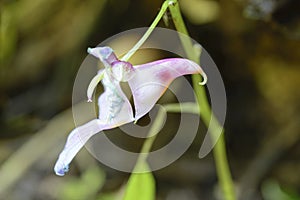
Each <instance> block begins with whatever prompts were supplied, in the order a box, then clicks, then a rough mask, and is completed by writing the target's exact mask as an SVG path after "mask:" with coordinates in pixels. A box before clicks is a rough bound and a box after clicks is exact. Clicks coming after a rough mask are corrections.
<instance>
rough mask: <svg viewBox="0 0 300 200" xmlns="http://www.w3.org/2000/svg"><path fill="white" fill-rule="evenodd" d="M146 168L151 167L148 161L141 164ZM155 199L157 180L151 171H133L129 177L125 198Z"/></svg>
mask: <svg viewBox="0 0 300 200" xmlns="http://www.w3.org/2000/svg"><path fill="white" fill-rule="evenodd" d="M140 167H143V169H144V170H147V169H149V167H148V165H147V164H146V163H143V164H141V165H140ZM133 199H139V200H154V199H155V180H154V177H153V174H152V173H151V172H146V173H132V174H131V176H130V177H129V180H128V183H127V188H126V191H125V196H124V199H123V200H133Z"/></svg>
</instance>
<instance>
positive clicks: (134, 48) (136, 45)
mask: <svg viewBox="0 0 300 200" xmlns="http://www.w3.org/2000/svg"><path fill="white" fill-rule="evenodd" d="M168 6H169V4H168V2H167V1H165V2H164V3H163V5H162V6H161V9H160V11H159V13H158V14H157V16H156V17H155V19H154V21H153V22H152V24H151V25H150V27H149V28H148V30H147V31H146V33H145V34H144V35H143V37H142V38H141V39H140V40H139V41H138V42H137V43H136V44H135V45H134V47H132V49H131V50H129V51H128V53H127V54H125V56H124V57H123V58H121V60H123V61H128V60H129V59H130V58H131V56H132V55H133V54H134V53H135V52H136V51H137V50H138V49H139V48H140V47H141V46H142V45H143V44H144V42H145V41H146V40H147V38H148V37H149V36H150V34H151V33H152V31H153V30H154V28H155V27H156V26H157V24H158V22H159V21H160V20H161V18H162V17H163V15H164V13H165V12H166V10H167V8H168Z"/></svg>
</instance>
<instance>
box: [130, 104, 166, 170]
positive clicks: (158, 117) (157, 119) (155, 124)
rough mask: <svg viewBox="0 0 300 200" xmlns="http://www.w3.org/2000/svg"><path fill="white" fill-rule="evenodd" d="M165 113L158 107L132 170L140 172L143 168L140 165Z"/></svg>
mask: <svg viewBox="0 0 300 200" xmlns="http://www.w3.org/2000/svg"><path fill="white" fill-rule="evenodd" d="M165 114H166V112H165V111H164V110H163V108H161V107H160V108H159V110H158V112H157V115H156V117H155V119H154V122H153V125H152V126H151V129H150V131H149V134H148V137H147V139H146V140H145V142H144V144H143V146H142V149H141V152H140V155H139V157H138V160H137V164H136V166H135V169H134V172H140V170H144V169H143V168H142V167H141V166H143V165H144V163H145V162H146V158H147V156H148V154H149V152H150V150H151V147H152V145H153V143H154V140H155V139H156V137H157V135H158V132H159V130H160V128H161V126H162V124H163V122H164V120H163V119H164V117H165Z"/></svg>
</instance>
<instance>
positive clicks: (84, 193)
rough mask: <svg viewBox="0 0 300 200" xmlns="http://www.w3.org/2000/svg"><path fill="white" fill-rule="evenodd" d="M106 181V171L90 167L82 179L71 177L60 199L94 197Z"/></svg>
mask: <svg viewBox="0 0 300 200" xmlns="http://www.w3.org/2000/svg"><path fill="white" fill-rule="evenodd" d="M104 182H105V174H104V172H103V171H102V170H101V169H100V168H99V167H97V166H96V165H95V166H92V167H90V168H89V169H88V170H87V171H86V172H85V173H84V174H83V175H82V178H81V179H79V180H78V179H71V180H70V181H69V182H68V183H66V185H65V186H64V187H63V188H62V191H61V195H60V199H62V200H63V199H70V200H72V199H74V200H76V199H94V198H95V196H96V194H97V192H98V191H99V190H100V188H101V187H102V186H103V184H104Z"/></svg>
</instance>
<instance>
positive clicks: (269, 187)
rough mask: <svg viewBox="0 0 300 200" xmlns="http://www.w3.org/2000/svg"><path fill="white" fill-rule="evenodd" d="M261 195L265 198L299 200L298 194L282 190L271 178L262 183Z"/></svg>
mask: <svg viewBox="0 0 300 200" xmlns="http://www.w3.org/2000/svg"><path fill="white" fill-rule="evenodd" d="M262 195H263V197H264V199H265V200H300V196H299V195H297V194H294V193H293V194H292V193H289V192H287V191H284V190H283V189H282V188H281V187H280V185H279V184H278V183H277V182H276V181H273V180H269V181H266V182H264V183H263V185H262Z"/></svg>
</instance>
